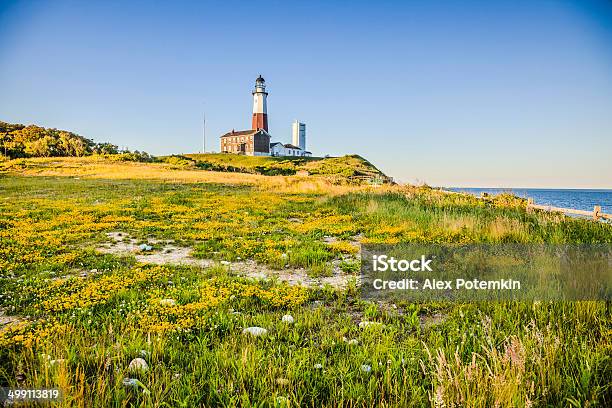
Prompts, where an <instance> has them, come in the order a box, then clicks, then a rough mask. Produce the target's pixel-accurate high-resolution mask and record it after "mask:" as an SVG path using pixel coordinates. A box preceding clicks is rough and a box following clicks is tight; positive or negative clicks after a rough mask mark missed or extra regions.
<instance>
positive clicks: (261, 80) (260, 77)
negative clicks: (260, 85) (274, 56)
mask: <svg viewBox="0 0 612 408" xmlns="http://www.w3.org/2000/svg"><path fill="white" fill-rule="evenodd" d="M255 82H266V80H265V79H263V77H262V76H261V74H260V75H259V76H258V77H257V79H256V80H255Z"/></svg>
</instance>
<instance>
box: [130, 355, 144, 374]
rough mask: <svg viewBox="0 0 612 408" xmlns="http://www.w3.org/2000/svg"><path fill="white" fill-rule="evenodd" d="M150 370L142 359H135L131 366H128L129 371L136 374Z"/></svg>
mask: <svg viewBox="0 0 612 408" xmlns="http://www.w3.org/2000/svg"><path fill="white" fill-rule="evenodd" d="M148 369H149V365H148V364H147V362H146V361H145V360H144V359H142V358H140V357H138V358H135V359H133V360H132V361H130V365H128V371H129V372H131V373H135V372H136V373H137V372H141V373H144V372H145V371H147V370H148Z"/></svg>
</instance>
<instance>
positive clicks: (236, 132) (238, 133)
mask: <svg viewBox="0 0 612 408" xmlns="http://www.w3.org/2000/svg"><path fill="white" fill-rule="evenodd" d="M257 132H263V133H265V134H268V132H266V131H265V130H263V129H249V130H233V129H232V131H231V132H227V133H226V134H224V135H221V137H228V136H247V135H252V134H253V133H257Z"/></svg>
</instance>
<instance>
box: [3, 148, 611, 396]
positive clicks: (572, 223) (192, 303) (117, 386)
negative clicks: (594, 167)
mask: <svg viewBox="0 0 612 408" xmlns="http://www.w3.org/2000/svg"><path fill="white" fill-rule="evenodd" d="M324 173H325V172H322V173H321V174H319V175H316V174H315V175H314V176H309V177H298V176H289V175H276V176H265V175H261V174H242V173H236V172H232V173H227V172H216V171H209V170H202V166H197V165H192V164H189V163H187V164H185V163H181V162H176V161H175V162H167V161H166V162H162V163H134V162H116V161H112V160H108V159H105V158H99V157H98V158H96V157H88V158H44V159H43V158H40V159H19V160H11V161H5V162H0V192H1V195H0V310H2V314H3V315H4V316H1V317H2V318H3V319H4V320H3V323H5V324H3V326H0V385H1V386H10V387H15V388H17V387H18V388H41V387H45V388H59V389H61V390H62V391H63V393H64V395H63V400H62V402H60V403H59V404H58V406H83V407H94V406H100V407H102V406H104V407H105V406H159V407H163V406H167V407H178V406H184V407H192V406H280V407H293V406H312V407H321V406H326V407H338V406H349V407H358V406H364V407H370V406H402V407H409V406H415V407H420V406H433V407H461V406H473V407H493V406H495V407H510V406H511V407H514V406H517V407H539V406H573V407H587V406H609V405H610V403H611V402H612V388H611V381H610V378H612V361H611V351H612V342H611V340H612V325H611V323H612V317H611V315H610V305H609V302H603V301H588V302H587V301H584V302H479V303H445V302H436V303H431V302H430V303H418V304H417V303H409V302H402V303H397V304H393V303H385V302H370V301H366V300H363V299H362V298H361V297H360V294H359V291H358V288H357V284H356V280H355V279H354V276H355V275H356V274H357V273H358V270H359V244H360V243H361V244H363V243H386V244H394V243H399V242H423V243H427V242H435V243H449V242H450V243H480V242H486V243H497V242H504V243H506V242H520V243H531V242H533V243H611V242H612V226H610V225H607V224H604V223H597V222H593V221H589V220H581V219H574V218H568V217H565V216H562V215H559V214H550V213H543V212H528V211H526V208H525V202H524V201H523V200H520V199H516V198H514V197H511V196H499V197H496V198H491V199H489V200H479V199H476V198H474V197H470V196H466V195H458V194H444V193H442V192H439V191H436V190H433V189H431V188H428V187H413V186H397V185H384V186H381V187H371V186H367V185H353V184H352V183H344V184H343V183H338V179H337V178H336V177H333V178H332V179H330V178H327V177H326V176H328V174H324ZM119 231H120V232H121V233H123V234H129V235H130V236H131V237H133V238H134V239H135V240H136V242H137V244H143V245H148V244H150V245H151V250H150V252H152V253H156V252H157V253H159V252H163V246H162V245H161V244H159V242H162V241H163V242H172V244H173V245H175V246H177V247H183V248H190V249H191V255H192V256H193V257H194V258H198V259H203V260H210V261H211V263H210V266H208V267H200V266H195V265H187V264H183V265H176V264H151V263H146V262H141V261H139V260H137V259H136V258H137V255H139V254H138V253H133V254H113V253H102V252H101V251H100V250H99V248H100V246H101V245H103V244H104V243H107V242H108V241H109V238H108V235H107V234H109V233H117V232H119ZM138 259H142V258H138ZM245 260H251V261H255V262H256V265H260V266H261V268H264V267H265V268H268V269H272V270H278V271H279V272H281V271H287V270H289V271H291V270H305V271H306V273H308V274H309V275H310V276H313V277H315V278H316V277H325V276H329V275H331V274H334V273H338V272H337V270H335V269H334V265H335V266H336V269H339V270H340V271H341V272H340V273H342V274H345V275H346V277H347V282H348V284H347V285H346V286H344V287H332V286H329V285H327V286H326V285H323V286H313V287H306V286H300V285H288V284H287V283H285V282H283V281H281V280H280V279H275V278H274V275H270V276H268V279H251V278H248V277H245V276H241V275H240V274H239V273H238V272H237V271H236V269H235V268H234V265H236V264H237V263H239V262H243V261H245ZM288 315H290V316H291V318H288V317H285V318H283V317H284V316H288ZM248 327H262V328H265V329H266V330H267V333H266V334H264V335H261V336H253V335H249V334H248V333H243V330H244V329H245V328H248ZM137 358H140V359H142V360H144V362H146V367H144V366H143V365H142V363H133V361H134V360H135V359H137ZM137 361H139V362H140V361H141V360H137ZM131 362H132V364H131Z"/></svg>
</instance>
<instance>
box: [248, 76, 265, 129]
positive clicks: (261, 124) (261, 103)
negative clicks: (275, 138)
mask: <svg viewBox="0 0 612 408" xmlns="http://www.w3.org/2000/svg"><path fill="white" fill-rule="evenodd" d="M267 97H268V93H267V92H266V81H265V80H264V79H263V78H262V76H261V75H260V76H258V77H257V79H256V80H255V90H254V91H253V126H252V128H253V129H254V130H258V129H263V130H265V131H266V132H267V131H268V107H267V103H266V98H267Z"/></svg>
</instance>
